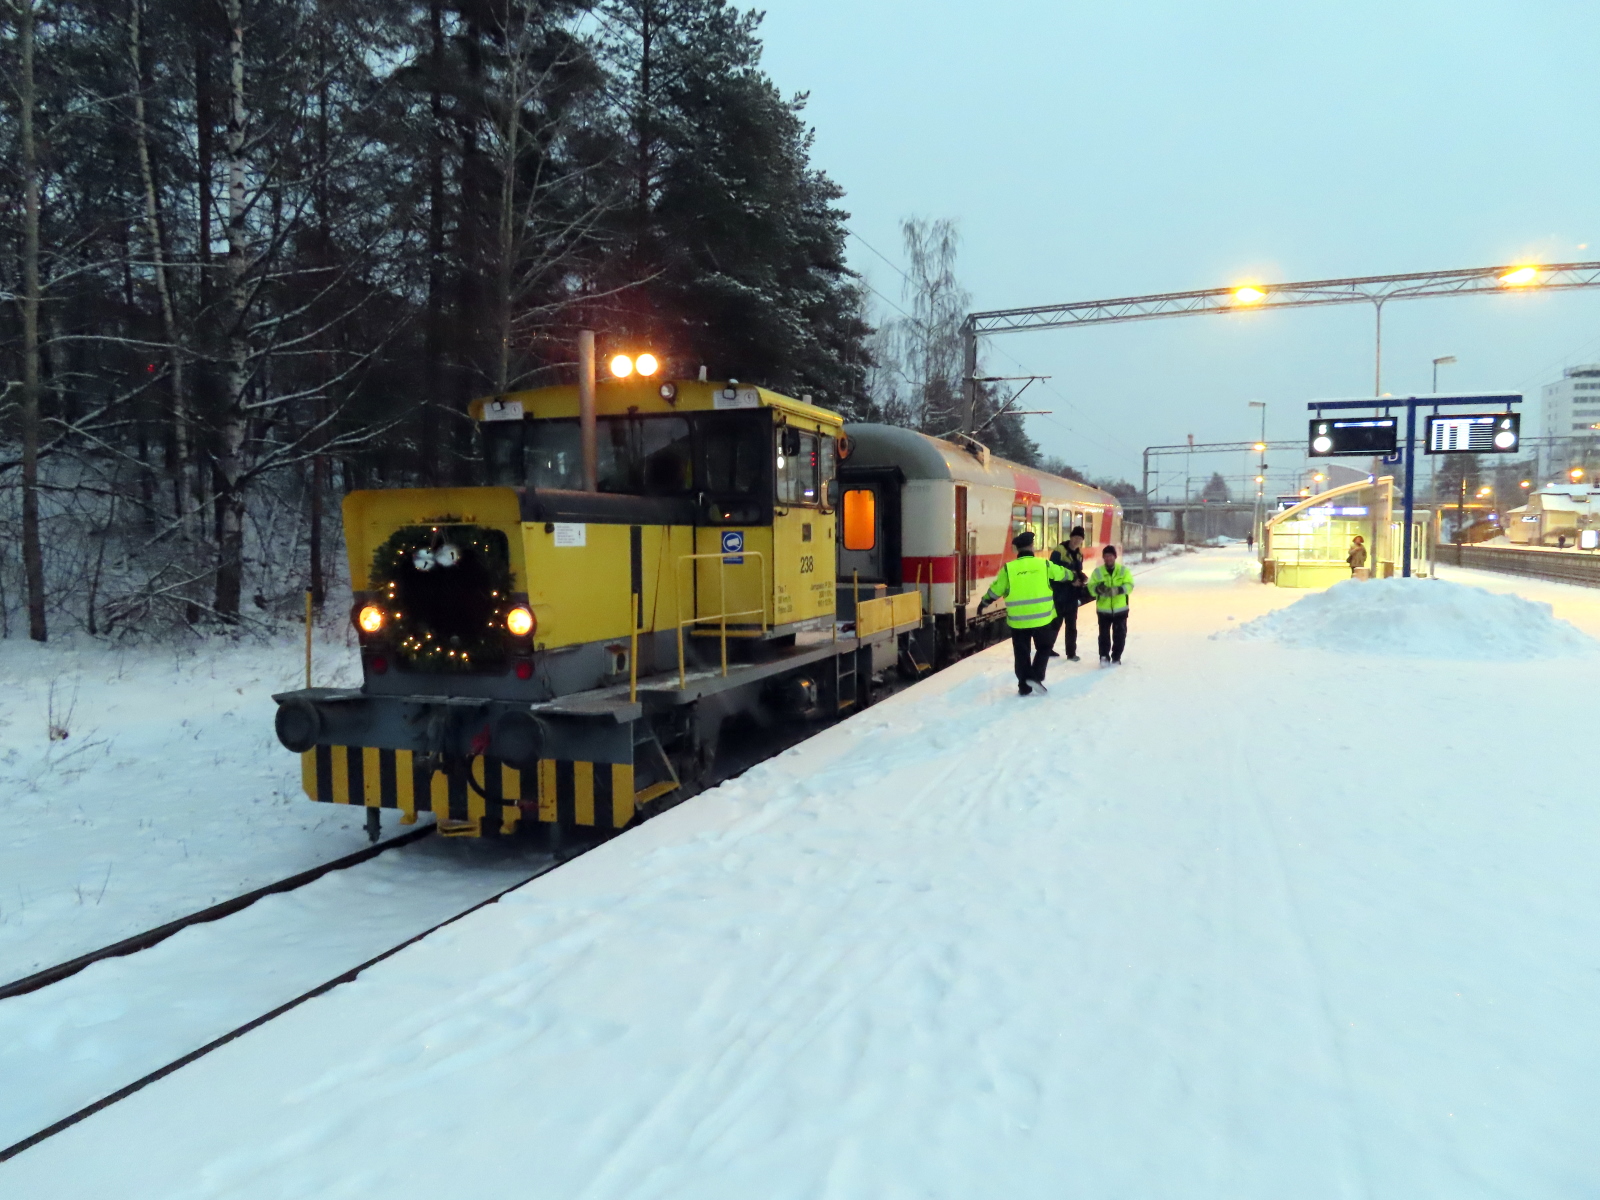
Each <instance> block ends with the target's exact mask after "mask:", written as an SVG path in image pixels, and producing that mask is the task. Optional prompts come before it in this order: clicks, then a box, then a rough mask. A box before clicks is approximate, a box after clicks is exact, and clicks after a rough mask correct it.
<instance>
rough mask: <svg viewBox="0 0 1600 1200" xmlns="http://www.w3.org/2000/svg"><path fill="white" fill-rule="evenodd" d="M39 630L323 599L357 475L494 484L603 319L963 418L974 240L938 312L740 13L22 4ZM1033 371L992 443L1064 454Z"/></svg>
mask: <svg viewBox="0 0 1600 1200" xmlns="http://www.w3.org/2000/svg"><path fill="white" fill-rule="evenodd" d="M0 23H3V24H0V74H3V82H0V87H3V97H0V98H3V101H4V108H3V110H0V121H3V125H0V145H3V159H0V163H3V165H0V171H3V172H4V175H5V178H4V184H3V186H0V299H3V300H4V301H5V303H4V304H3V305H0V386H3V389H4V390H3V398H0V523H3V528H4V530H5V536H4V537H3V538H0V635H5V636H12V635H15V634H17V633H19V632H21V630H22V629H24V628H25V629H26V631H27V633H28V634H29V636H31V637H33V638H35V639H38V640H43V639H44V638H45V637H46V636H47V634H48V632H49V631H50V630H51V629H52V628H56V629H60V628H66V629H81V630H84V631H87V632H89V633H100V634H104V633H108V632H109V633H117V632H122V631H128V630H143V629H156V628H170V627H174V626H182V625H195V624H197V623H199V624H205V623H221V624H225V625H227V624H239V623H241V622H242V623H249V622H250V621H252V620H255V619H258V618H260V617H262V616H264V615H272V614H284V613H287V612H291V611H294V609H295V607H296V606H297V605H298V604H299V597H300V596H301V594H302V592H303V591H304V590H305V589H309V590H310V591H311V592H312V594H313V597H314V600H315V601H316V603H317V604H319V605H320V604H321V603H322V601H323V600H324V598H325V597H326V596H327V594H328V593H329V590H330V588H331V587H333V586H334V585H335V584H336V581H337V579H338V578H339V577H340V576H341V574H342V570H341V568H340V566H339V556H340V550H339V522H338V497H339V496H340V495H342V494H343V493H344V492H345V491H348V490H350V489H352V488H359V487H370V486H385V485H391V486H393V485H407V484H423V485H438V484H449V483H469V482H471V481H472V480H473V479H474V477H475V462H474V455H475V448H474V443H473V431H472V428H471V422H470V421H469V420H468V419H467V418H466V416H465V411H466V404H467V402H468V401H469V400H471V399H472V398H474V397H476V396H481V395H485V394H491V393H495V392H500V391H505V390H507V389H513V388H518V387H526V386H538V385H542V384H547V383H553V382H559V381H563V380H570V379H571V378H573V374H572V372H573V371H574V361H573V360H574V358H575V350H574V344H575V332H576V330H578V329H579V328H593V329H596V330H598V331H600V336H601V348H602V351H603V350H604V349H605V348H606V346H607V344H608V343H609V344H615V345H618V346H624V345H628V344H648V345H650V346H651V347H652V348H653V349H654V350H655V352H656V353H657V355H658V357H660V358H661V359H663V360H664V362H665V365H666V369H667V370H668V371H669V372H671V373H673V374H678V375H683V374H691V373H693V372H695V371H697V370H698V369H699V367H700V366H701V365H704V366H706V368H707V369H708V371H709V372H710V374H711V376H712V377H713V378H719V377H728V376H733V377H737V378H740V379H743V380H746V381H748V382H756V383H761V384H764V385H767V386H770V387H773V388H776V389H779V390H782V391H786V392H790V393H794V394H810V395H812V396H813V397H814V398H815V399H816V401H817V402H818V403H821V404H824V405H827V406H829V407H832V408H835V409H838V410H840V411H842V412H844V413H845V414H847V415H848V416H850V417H852V418H856V419H864V418H872V419H879V420H892V421H896V422H900V423H904V424H909V425H913V426H916V427H919V428H922V429H925V430H926V431H927V432H930V433H945V432H948V431H949V429H950V428H953V426H952V423H951V422H952V414H953V408H952V404H953V398H954V396H955V394H956V393H957V391H958V390H959V386H960V384H959V374H960V354H959V348H958V345H957V340H958V333H957V330H958V327H959V321H960V318H961V316H962V315H963V313H964V306H965V304H966V294H965V292H963V291H962V290H961V289H960V287H959V284H958V283H957V282H956V280H955V275H954V254H955V244H956V238H955V230H954V227H953V226H952V225H950V224H949V223H948V222H931V223H930V222H925V221H918V220H910V221H907V222H906V225H905V250H906V252H907V254H908V261H909V262H910V263H911V267H912V269H911V271H910V272H908V273H907V274H906V288H905V291H904V294H903V295H902V297H901V302H902V304H903V305H904V306H905V307H904V308H901V307H900V305H896V309H897V310H898V313H899V315H891V316H890V317H889V318H888V319H882V320H878V321H876V322H875V321H874V319H873V315H872V314H871V313H870V312H869V309H868V307H867V295H866V292H865V290H864V288H863V286H862V283H861V280H860V279H859V278H858V277H857V276H856V275H855V274H854V273H853V272H852V271H851V270H850V269H849V268H848V267H847V265H846V262H845V239H846V237H847V234H848V230H847V227H846V224H845V222H846V220H847V218H848V214H847V212H846V211H845V210H844V208H843V207H842V201H843V193H842V191H841V189H840V188H839V187H838V186H837V185H836V184H835V183H834V182H833V181H832V180H830V179H829V178H828V176H827V175H826V174H825V173H824V172H823V171H822V170H820V169H819V168H818V167H817V166H816V165H815V164H814V163H813V162H812V157H811V149H812V134H811V132H810V130H809V128H808V126H807V125H806V121H805V116H804V108H805V96H804V95H797V96H784V95H783V94H781V93H780V92H779V90H778V89H777V87H776V86H775V85H774V84H773V82H772V81H771V79H769V78H768V77H767V76H766V75H765V74H764V73H763V71H762V69H761V65H760V58H761V49H762V46H761V40H760V37H759V26H760V15H759V14H758V13H756V12H753V11H741V10H739V9H737V8H735V7H732V6H729V5H727V4H724V3H721V2H720V0H597V2H590V3H585V2H582V0H468V2H466V3H463V2H461V0H450V2H446V0H429V2H428V3H426V4H411V5H393V4H383V3H372V2H371V0H325V2H322V3H311V2H310V0H111V3H109V4H108V3H103V2H99V0H95V2H91V0H0ZM1004 405H1005V401H1004V399H1003V396H1002V395H1001V394H997V393H995V392H993V391H987V390H986V391H985V393H984V394H983V395H982V396H981V397H980V406H979V407H980V412H979V420H978V424H979V434H980V436H981V437H982V438H983V439H984V440H986V441H989V442H991V443H992V444H994V445H995V447H996V449H997V450H999V451H1000V452H1001V453H1004V454H1006V455H1008V456H1010V457H1013V458H1020V459H1022V460H1024V461H1027V462H1030V463H1032V462H1035V461H1036V459H1037V448H1036V447H1035V446H1034V445H1033V443H1032V442H1030V441H1029V440H1028V439H1027V438H1026V436H1025V434H1024V433H1023V432H1022V428H1021V421H1020V419H1018V418H1016V417H1008V416H1006V415H1004V413H1003V409H1004Z"/></svg>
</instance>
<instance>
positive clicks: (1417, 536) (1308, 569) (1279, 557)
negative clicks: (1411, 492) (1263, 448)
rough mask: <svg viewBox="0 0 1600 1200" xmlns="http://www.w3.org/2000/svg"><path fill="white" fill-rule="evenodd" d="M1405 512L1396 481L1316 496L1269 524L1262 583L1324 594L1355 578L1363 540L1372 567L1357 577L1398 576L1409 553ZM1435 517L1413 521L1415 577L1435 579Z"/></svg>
mask: <svg viewBox="0 0 1600 1200" xmlns="http://www.w3.org/2000/svg"><path fill="white" fill-rule="evenodd" d="M1403 511H1404V510H1403V509H1401V508H1400V506H1399V505H1398V504H1396V498H1395V486H1394V478H1393V476H1390V475H1382V476H1379V477H1377V478H1375V479H1374V478H1371V477H1368V478H1366V479H1362V480H1359V481H1357V482H1355V483H1347V484H1345V485H1343V486H1342V487H1336V488H1333V489H1331V490H1329V491H1326V492H1322V493H1320V494H1318V495H1315V496H1308V497H1306V498H1305V499H1304V500H1302V501H1301V502H1300V503H1299V504H1296V505H1294V506H1293V507H1292V508H1287V509H1285V510H1284V511H1283V512H1280V513H1278V514H1276V515H1275V516H1274V517H1272V519H1271V520H1269V521H1267V523H1266V525H1265V526H1264V527H1263V529H1262V534H1261V581H1262V582H1263V583H1275V584H1277V585H1278V586H1279V587H1293V588H1322V587H1328V586H1329V585H1330V584H1335V583H1338V582H1339V581H1340V580H1342V579H1349V578H1350V577H1351V571H1350V566H1349V563H1348V561H1347V559H1348V556H1349V554H1350V546H1351V543H1352V542H1353V541H1354V540H1355V538H1356V537H1357V536H1358V535H1359V536H1360V537H1361V538H1362V539H1363V541H1364V542H1365V543H1366V547H1367V565H1366V566H1365V567H1364V568H1362V569H1361V570H1360V571H1359V572H1357V573H1356V574H1357V577H1358V578H1362V579H1367V578H1378V579H1382V578H1387V577H1388V576H1391V575H1396V574H1399V559H1400V556H1401V555H1402V554H1403V553H1404V550H1403V547H1404V545H1405V531H1404V529H1403V528H1402V523H1403V518H1402V516H1401V514H1402V512H1403ZM1431 516H1432V514H1431V513H1429V512H1427V511H1426V510H1422V509H1418V510H1416V511H1415V512H1414V514H1413V520H1412V536H1411V545H1412V560H1411V573H1412V575H1416V576H1422V575H1429V574H1431V573H1432V569H1431V568H1432V563H1433V536H1432V528H1433V522H1432V520H1431Z"/></svg>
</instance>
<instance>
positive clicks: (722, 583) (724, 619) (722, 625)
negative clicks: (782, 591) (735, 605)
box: [672, 550, 767, 688]
mask: <svg viewBox="0 0 1600 1200" xmlns="http://www.w3.org/2000/svg"><path fill="white" fill-rule="evenodd" d="M746 555H748V556H749V557H751V558H756V559H760V560H761V607H760V608H747V609H743V610H741V611H739V612H729V611H728V565H729V564H728V559H730V558H743V557H744V556H746ZM699 558H716V559H721V560H722V561H721V563H720V564H719V567H720V569H719V570H718V571H717V604H718V607H720V608H721V609H722V611H721V612H717V613H708V614H706V615H705V616H693V617H689V618H688V619H686V620H682V621H679V622H678V686H679V687H680V688H681V687H686V686H688V682H689V680H688V675H687V672H686V670H685V667H684V656H683V630H684V627H685V626H687V625H698V624H700V623H701V622H702V621H716V622H718V623H719V624H718V628H719V633H718V641H719V642H720V643H721V646H722V677H723V678H724V679H726V678H727V677H728V618H729V617H752V616H759V617H760V618H761V632H762V633H763V634H764V633H766V632H767V556H766V555H765V554H763V553H762V552H761V551H759V550H737V551H734V552H732V553H729V552H728V551H725V550H716V551H712V552H710V553H704V554H680V555H679V556H678V558H677V561H676V562H675V563H673V566H672V588H673V592H674V594H675V595H676V596H677V597H678V599H679V601H680V602H681V601H682V599H683V581H682V576H680V575H679V573H678V568H679V567H680V566H681V565H682V564H683V563H685V562H688V561H689V560H691V559H699ZM733 565H734V566H741V565H742V564H740V563H734V564H733ZM679 611H680V612H681V611H682V610H681V609H680V610H679Z"/></svg>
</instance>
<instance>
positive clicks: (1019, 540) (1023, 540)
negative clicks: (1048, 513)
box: [1011, 529, 1033, 550]
mask: <svg viewBox="0 0 1600 1200" xmlns="http://www.w3.org/2000/svg"><path fill="white" fill-rule="evenodd" d="M1011 544H1012V545H1013V546H1015V547H1016V548H1017V549H1018V550H1032V549H1033V530H1031V529H1024V530H1023V531H1022V532H1021V533H1019V534H1017V536H1016V537H1014V538H1012V539H1011Z"/></svg>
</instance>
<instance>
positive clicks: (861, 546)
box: [844, 488, 878, 550]
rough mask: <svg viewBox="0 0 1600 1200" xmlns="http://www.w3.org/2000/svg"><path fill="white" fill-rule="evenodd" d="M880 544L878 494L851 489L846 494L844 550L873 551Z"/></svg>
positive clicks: (866, 490)
mask: <svg viewBox="0 0 1600 1200" xmlns="http://www.w3.org/2000/svg"><path fill="white" fill-rule="evenodd" d="M877 544H878V494H877V493H876V492H874V491H873V490H872V489H871V488H851V489H850V490H849V491H847V492H846V493H845V494H844V548H845V549H846V550H871V549H873V548H875V547H876V546H877Z"/></svg>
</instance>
